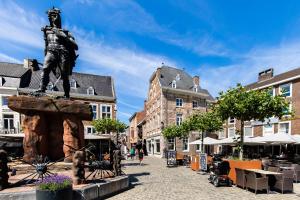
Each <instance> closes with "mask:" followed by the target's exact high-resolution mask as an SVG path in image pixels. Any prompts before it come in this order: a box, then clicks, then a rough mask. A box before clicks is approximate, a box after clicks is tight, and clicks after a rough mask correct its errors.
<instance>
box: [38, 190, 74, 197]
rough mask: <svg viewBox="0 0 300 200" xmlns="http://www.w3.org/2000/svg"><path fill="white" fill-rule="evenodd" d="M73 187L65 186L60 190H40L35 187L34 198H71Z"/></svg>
mask: <svg viewBox="0 0 300 200" xmlns="http://www.w3.org/2000/svg"><path fill="white" fill-rule="evenodd" d="M72 194H73V189H72V187H67V188H64V189H61V190H55V191H50V190H41V189H39V188H37V189H36V200H72Z"/></svg>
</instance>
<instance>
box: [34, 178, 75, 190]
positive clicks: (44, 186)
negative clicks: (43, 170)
mask: <svg viewBox="0 0 300 200" xmlns="http://www.w3.org/2000/svg"><path fill="white" fill-rule="evenodd" d="M37 185H38V188H39V189H41V190H51V191H55V190H60V189H64V188H67V187H71V186H72V179H71V178H70V177H68V176H65V175H53V176H47V177H45V178H44V179H43V180H40V181H38V182H37Z"/></svg>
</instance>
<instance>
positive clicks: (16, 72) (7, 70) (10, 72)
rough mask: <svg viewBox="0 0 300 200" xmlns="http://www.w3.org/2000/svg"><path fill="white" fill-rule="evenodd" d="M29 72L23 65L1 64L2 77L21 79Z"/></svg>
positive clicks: (0, 72) (0, 73)
mask: <svg viewBox="0 0 300 200" xmlns="http://www.w3.org/2000/svg"><path fill="white" fill-rule="evenodd" d="M29 70H30V69H27V68H24V67H23V64H16V63H8V62H0V76H7V77H13V78H20V77H22V76H23V75H24V74H25V73H26V72H27V71H29Z"/></svg>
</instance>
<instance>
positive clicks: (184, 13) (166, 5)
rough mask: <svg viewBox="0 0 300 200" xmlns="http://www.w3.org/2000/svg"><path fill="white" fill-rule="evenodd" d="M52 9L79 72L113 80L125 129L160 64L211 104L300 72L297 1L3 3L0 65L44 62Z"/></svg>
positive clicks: (0, 0)
mask: <svg viewBox="0 0 300 200" xmlns="http://www.w3.org/2000/svg"><path fill="white" fill-rule="evenodd" d="M52 6H55V7H58V8H60V9H61V10H62V22H63V27H64V28H66V29H69V30H70V31H71V32H72V33H73V35H74V36H75V38H76V40H77V42H78V44H79V60H78V62H77V65H76V67H75V71H78V72H85V73H92V74H99V75H110V76H112V77H113V78H114V81H115V85H116V92H117V98H118V118H119V119H121V120H122V121H124V122H128V118H129V117H130V115H132V114H133V113H134V112H135V111H139V110H141V109H142V108H143V103H144V99H146V96H147V89H148V83H149V77H150V75H151V74H152V73H153V71H154V70H155V69H156V68H157V67H159V66H161V63H162V62H163V63H165V64H166V65H169V66H173V67H177V68H181V69H182V68H184V69H185V70H186V71H187V72H188V73H190V74H191V75H192V76H193V75H199V76H200V85H201V86H202V87H203V88H206V89H208V90H209V91H210V92H211V93H212V95H213V96H217V94H218V92H219V91H222V90H226V89H228V88H229V87H230V86H234V85H235V84H236V83H242V84H248V83H251V82H254V81H256V79H257V74H258V72H259V71H261V70H264V69H267V68H269V67H273V68H274V69H275V74H278V73H282V72H284V71H287V70H290V69H294V68H296V67H300V1H297V0H289V1H280V0H273V1H260V0H242V1H241V0H230V1H228V0H215V1H210V0H207V1H202V0H170V1H167V0H164V1H149V0H144V1H129V0H95V1H93V0H63V1H54V0H52V1H47V0H43V1H36V0H35V1H34V0H26V1H21V0H19V1H10V0H7V1H3V0H0V9H1V10H0V61H9V62H19V63H22V62H23V59H24V58H37V59H38V60H39V61H40V62H42V61H43V46H44V43H43V34H42V32H41V31H40V28H41V27H42V26H45V25H46V24H48V19H47V15H46V14H45V11H46V10H47V9H48V8H50V7H52Z"/></svg>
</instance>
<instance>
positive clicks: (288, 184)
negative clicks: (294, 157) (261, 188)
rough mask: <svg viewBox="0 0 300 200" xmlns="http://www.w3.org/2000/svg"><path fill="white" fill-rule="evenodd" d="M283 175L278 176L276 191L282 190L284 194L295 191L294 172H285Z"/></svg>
mask: <svg viewBox="0 0 300 200" xmlns="http://www.w3.org/2000/svg"><path fill="white" fill-rule="evenodd" d="M281 173H282V175H276V176H275V177H276V183H275V185H274V189H276V190H280V191H281V193H282V194H283V192H284V191H291V192H293V191H294V187H293V182H294V170H283V171H282V172H281Z"/></svg>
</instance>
